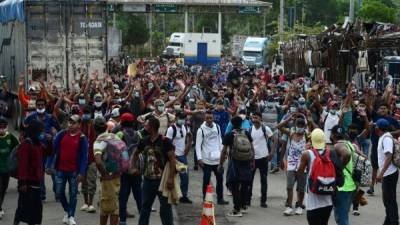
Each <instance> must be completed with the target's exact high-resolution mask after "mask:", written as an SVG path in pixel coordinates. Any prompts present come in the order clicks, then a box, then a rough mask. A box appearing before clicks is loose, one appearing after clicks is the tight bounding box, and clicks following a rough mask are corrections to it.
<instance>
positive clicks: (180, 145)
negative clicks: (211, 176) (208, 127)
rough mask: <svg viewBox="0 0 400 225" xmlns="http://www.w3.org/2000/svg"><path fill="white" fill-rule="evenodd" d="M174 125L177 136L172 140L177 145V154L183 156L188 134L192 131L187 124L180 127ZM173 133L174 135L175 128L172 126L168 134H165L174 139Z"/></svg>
mask: <svg viewBox="0 0 400 225" xmlns="http://www.w3.org/2000/svg"><path fill="white" fill-rule="evenodd" d="M174 126H175V127H176V136H175V138H174V140H173V141H172V144H173V145H174V146H175V155H176V156H183V155H185V140H186V135H187V133H188V132H190V131H188V130H187V129H186V127H185V126H182V127H178V126H177V125H176V124H175V125H174ZM173 135H174V129H173V128H172V126H170V127H169V128H168V129H167V134H166V135H165V136H166V137H167V138H169V139H171V140H172V138H173Z"/></svg>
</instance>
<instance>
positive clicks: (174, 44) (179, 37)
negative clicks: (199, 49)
mask: <svg viewBox="0 0 400 225" xmlns="http://www.w3.org/2000/svg"><path fill="white" fill-rule="evenodd" d="M184 39H185V33H173V34H171V37H170V38H169V42H168V46H167V47H166V48H165V50H164V51H163V56H164V57H168V58H171V57H176V58H181V57H182V55H183V44H184Z"/></svg>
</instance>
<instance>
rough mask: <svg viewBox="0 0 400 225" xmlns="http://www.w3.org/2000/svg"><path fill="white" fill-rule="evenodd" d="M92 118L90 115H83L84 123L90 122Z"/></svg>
mask: <svg viewBox="0 0 400 225" xmlns="http://www.w3.org/2000/svg"><path fill="white" fill-rule="evenodd" d="M91 118H92V116H91V115H90V114H83V116H82V120H83V121H89V120H90V119H91Z"/></svg>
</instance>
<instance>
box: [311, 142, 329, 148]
mask: <svg viewBox="0 0 400 225" xmlns="http://www.w3.org/2000/svg"><path fill="white" fill-rule="evenodd" d="M311 144H312V146H313V148H315V149H324V148H325V146H326V144H325V142H317V143H315V142H312V143H311Z"/></svg>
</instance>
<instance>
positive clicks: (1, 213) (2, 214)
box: [0, 210, 4, 220]
mask: <svg viewBox="0 0 400 225" xmlns="http://www.w3.org/2000/svg"><path fill="white" fill-rule="evenodd" d="M3 216H4V210H0V220H1V219H3Z"/></svg>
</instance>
